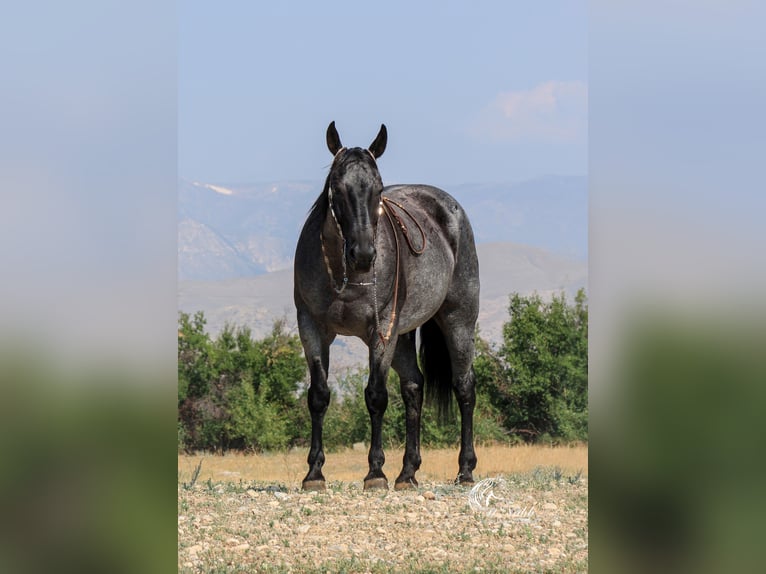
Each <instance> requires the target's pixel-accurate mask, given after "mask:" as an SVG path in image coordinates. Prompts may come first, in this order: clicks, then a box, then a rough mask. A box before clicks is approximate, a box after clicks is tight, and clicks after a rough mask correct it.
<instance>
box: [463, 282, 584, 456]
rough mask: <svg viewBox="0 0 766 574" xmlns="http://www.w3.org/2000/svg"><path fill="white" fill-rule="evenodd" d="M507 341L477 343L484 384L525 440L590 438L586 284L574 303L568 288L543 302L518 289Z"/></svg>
mask: <svg viewBox="0 0 766 574" xmlns="http://www.w3.org/2000/svg"><path fill="white" fill-rule="evenodd" d="M509 314H510V321H508V322H507V323H506V324H505V325H504V327H503V344H502V346H501V347H500V349H499V350H494V349H493V348H492V347H491V346H490V345H489V344H487V343H486V342H485V341H481V340H479V344H478V345H477V347H478V349H479V356H478V357H477V360H476V371H477V376H478V379H479V381H480V386H482V387H485V388H486V389H487V394H488V396H489V398H490V401H491V403H492V404H493V405H494V406H495V407H496V408H497V409H498V410H499V411H500V412H501V413H502V416H503V420H504V426H505V428H507V429H508V431H509V432H510V433H512V434H515V435H517V436H518V437H520V438H521V439H523V440H525V441H533V440H535V439H537V438H542V437H547V439H548V440H553V441H559V440H561V441H574V440H587V436H588V309H587V305H586V300H585V292H584V290H582V289H581V290H580V291H578V293H577V295H576V297H575V302H574V305H573V306H571V305H568V304H567V302H566V298H565V297H564V295H563V294H561V295H558V296H554V297H553V298H552V299H551V301H550V302H544V301H542V299H541V298H540V297H539V296H538V295H532V296H529V297H522V296H520V295H518V294H513V295H511V297H510V305H509Z"/></svg>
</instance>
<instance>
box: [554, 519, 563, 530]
mask: <svg viewBox="0 0 766 574" xmlns="http://www.w3.org/2000/svg"><path fill="white" fill-rule="evenodd" d="M559 526H561V521H560V520H554V521H553V527H554V528H558V527H559Z"/></svg>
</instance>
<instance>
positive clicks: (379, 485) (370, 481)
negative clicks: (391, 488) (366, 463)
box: [364, 476, 388, 490]
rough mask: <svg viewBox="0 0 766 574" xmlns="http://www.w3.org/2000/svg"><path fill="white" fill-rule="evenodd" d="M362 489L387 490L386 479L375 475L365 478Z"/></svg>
mask: <svg viewBox="0 0 766 574" xmlns="http://www.w3.org/2000/svg"><path fill="white" fill-rule="evenodd" d="M364 489H365V490H379V489H383V490H388V480H386V477H385V476H383V477H377V478H367V479H365V481H364Z"/></svg>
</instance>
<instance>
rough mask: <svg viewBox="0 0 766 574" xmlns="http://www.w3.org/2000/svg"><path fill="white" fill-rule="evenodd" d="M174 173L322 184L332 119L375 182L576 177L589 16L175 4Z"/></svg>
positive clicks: (544, 7)
mask: <svg viewBox="0 0 766 574" xmlns="http://www.w3.org/2000/svg"><path fill="white" fill-rule="evenodd" d="M178 11H179V54H178V166H179V167H178V172H179V176H180V177H182V178H185V179H190V180H193V181H205V182H211V183H244V182H260V181H275V180H321V179H322V178H323V177H324V176H325V174H326V170H327V166H328V164H329V160H330V155H329V152H328V151H327V148H326V146H325V130H326V128H327V125H328V124H329V122H330V121H333V120H334V121H335V122H336V125H337V127H338V130H339V133H340V135H341V138H342V141H343V143H344V144H347V145H349V146H365V147H366V146H367V145H369V144H370V143H371V142H372V140H373V139H374V137H375V135H376V133H377V131H378V129H379V127H380V124H381V123H385V124H386V126H387V128H388V135H389V139H388V148H387V151H386V154H385V156H384V158H382V160H381V165H380V167H381V172H382V176H383V180H384V183H406V182H410V183H432V184H437V185H439V184H442V185H446V184H460V183H468V182H510V181H520V180H524V179H529V178H532V177H537V176H542V175H551V174H555V175H585V174H586V173H587V101H588V100H587V98H588V84H587V10H586V3H585V2H584V1H576V2H573V1H562V2H555V3H550V2H545V3H542V2H528V3H520V2H519V3H513V2H502V1H494V2H475V3H470V4H469V3H467V2H430V1H427V2H386V3H385V4H384V3H367V2H359V1H356V2H327V3H325V2H322V3H319V2H299V3H295V2H268V3H266V2H257V3H256V2H247V1H232V2H225V3H211V2H199V1H193V2H184V3H181V4H179V6H178Z"/></svg>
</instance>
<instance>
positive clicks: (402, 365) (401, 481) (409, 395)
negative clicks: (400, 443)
mask: <svg viewBox="0 0 766 574" xmlns="http://www.w3.org/2000/svg"><path fill="white" fill-rule="evenodd" d="M392 366H393V368H394V370H395V371H396V372H397V374H398V375H399V382H400V387H401V390H402V399H403V400H404V408H405V416H406V426H407V443H406V446H405V449H404V458H403V461H402V472H401V473H400V474H399V477H398V478H397V479H396V483H395V485H394V486H395V488H396V489H397V490H400V489H403V488H412V487H414V486H417V485H418V481H417V480H415V472H416V471H417V470H418V469H419V468H420V413H421V410H422V408H423V375H422V374H421V372H420V369H419V368H418V359H417V352H416V350H415V331H411V332H409V333H406V334H404V335H401V336H400V337H399V341H398V342H397V344H396V352H395V353H394V360H393V363H392Z"/></svg>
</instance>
